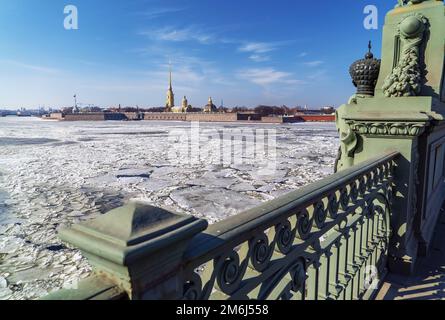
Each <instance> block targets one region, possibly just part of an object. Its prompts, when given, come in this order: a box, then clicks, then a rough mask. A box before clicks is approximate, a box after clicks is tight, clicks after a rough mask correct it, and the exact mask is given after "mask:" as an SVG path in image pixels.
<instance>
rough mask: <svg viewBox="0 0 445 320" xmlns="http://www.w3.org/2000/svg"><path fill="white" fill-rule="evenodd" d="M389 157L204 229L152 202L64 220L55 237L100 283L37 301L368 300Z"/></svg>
mask: <svg viewBox="0 0 445 320" xmlns="http://www.w3.org/2000/svg"><path fill="white" fill-rule="evenodd" d="M396 157H398V153H389V154H385V155H383V156H381V157H377V158H375V159H370V160H369V161H366V162H364V163H362V164H360V165H357V166H355V167H352V168H349V169H347V170H344V171H342V172H339V173H336V174H334V175H332V176H330V177H328V178H326V179H323V180H321V181H319V182H316V183H314V184H311V185H309V186H307V187H305V188H302V189H300V190H297V191H295V192H292V193H290V194H288V195H286V196H284V197H281V198H279V199H276V200H273V201H270V202H268V203H266V204H264V205H262V206H260V207H258V208H254V209H252V210H249V211H246V212H244V213H241V214H239V215H237V216H234V217H232V218H229V219H226V220H224V221H222V222H219V223H217V224H214V225H212V226H210V227H208V228H207V229H206V227H207V225H206V224H205V222H204V221H202V220H200V221H191V220H190V219H193V218H190V217H189V218H185V217H183V216H178V215H176V214H173V213H170V212H168V211H162V210H161V209H157V208H153V207H150V208H149V209H148V213H146V212H143V213H142V214H141V212H142V211H143V210H142V209H141V208H139V209H134V208H133V209H131V210H132V211H131V210H130V211H131V213H130V214H128V215H127V216H128V217H131V219H132V220H131V221H126V219H127V217H126V213H125V214H124V212H126V211H125V210H124V209H122V210H123V211H116V212H115V213H114V214H112V213H110V214H109V216H108V217H106V216H107V215H105V217H103V219H104V220H103V221H102V222H101V221H94V222H93V223H91V224H90V226H86V225H84V226H80V227H76V226H74V228H73V229H72V230H71V231H70V230H68V231H66V232H62V238H64V239H65V240H68V241H69V242H71V243H73V244H75V245H77V246H78V247H80V248H81V249H82V251H83V252H84V253H85V254H86V256H87V257H88V258H89V259H90V262H92V264H93V266H95V269H96V275H95V278H94V279H96V280H95V281H96V283H97V281H98V280H97V279H98V278H99V279H101V278H102V279H104V281H103V283H102V285H100V286H95V287H97V288H99V289H100V290H99V289H94V290H93V289H91V285H90V287H89V288H87V287H85V286H82V288H81V289H79V290H81V293H79V294H74V293H73V291H72V290H68V291H64V292H60V293H56V294H55V295H52V296H49V297H47V298H50V299H66V298H67V297H78V298H82V297H85V298H88V297H92V298H94V299H100V298H102V297H104V298H107V297H112V298H122V297H123V296H122V292H126V296H128V297H130V298H132V299H189V300H190V299H197V300H206V299H218V300H221V299H255V300H266V299H296V300H325V299H368V298H370V297H371V296H372V294H373V293H374V292H375V289H377V288H378V285H379V279H382V277H383V275H384V274H385V272H386V265H387V250H388V243H389V238H390V235H391V228H390V213H391V212H390V210H391V209H390V208H391V205H390V204H391V199H392V195H393V191H394V185H393V170H394V168H395V166H396V162H395V159H396ZM118 210H121V209H118ZM141 210H142V211H141ZM113 215H114V216H113ZM147 215H148V216H150V217H149V218H150V219H151V222H150V223H148V222H147V221H148V220H144V219H145V217H146V216H147ZM164 216H165V219H164V218H163V217H164ZM175 217H176V218H175ZM178 217H180V219H177V218H178ZM106 219H108V220H106ZM119 219H120V220H119ZM127 220H128V219H127ZM150 224H151V225H150ZM91 226H93V227H94V228H95V229H94V231H88V230H92V229H91ZM128 226H130V229H131V228H133V229H134V230H135V232H134V233H132V232H131V230H130V232H129V233H128V234H129V235H130V236H129V239H130V238H131V240H128V241H126V242H125V243H126V246H125V247H123V248H122V249H119V246H120V245H121V243H120V240H119V241H117V240H116V237H114V236H113V232H114V231H113V230H118V231H119V232H118V233H119V235H120V234H123V233H127V231H125V232H123V231H122V230H121V229H120V228H122V229H126V228H127V227H128ZM141 226H142V227H141ZM141 228H142V229H141ZM144 228H145V229H144ZM147 228H148V229H147ZM187 228H188V229H187ZM204 229H206V230H204ZM203 230H204V231H203ZM98 231H100V232H98ZM121 231H122V232H121ZM201 231H202V232H201ZM100 233H103V234H105V235H101V234H100ZM132 234H133V235H132ZM98 239H99V240H98ZM106 242H109V244H110V245H109V246H108V245H107V244H106ZM104 243H105V244H104ZM178 247H179V248H180V249H178ZM138 259H139V260H138ZM98 261H100V262H99V263H98ZM104 261H105V262H104ZM113 263H114V264H113ZM121 269H122V270H124V271H121ZM125 270H126V271H125ZM86 283H88V281H87V282H86ZM112 284H115V287H113V285H112ZM119 289H120V290H119ZM93 291H94V292H93ZM90 292H93V293H94V294H90ZM102 292H105V295H104V294H102ZM124 298H125V297H124Z"/></svg>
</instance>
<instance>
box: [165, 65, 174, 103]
mask: <svg viewBox="0 0 445 320" xmlns="http://www.w3.org/2000/svg"><path fill="white" fill-rule="evenodd" d="M169 70H170V81H169V87H168V91H167V102H166V104H165V112H172V109H173V107H174V106H175V94H174V93H173V86H172V65H171V63H170V67H169Z"/></svg>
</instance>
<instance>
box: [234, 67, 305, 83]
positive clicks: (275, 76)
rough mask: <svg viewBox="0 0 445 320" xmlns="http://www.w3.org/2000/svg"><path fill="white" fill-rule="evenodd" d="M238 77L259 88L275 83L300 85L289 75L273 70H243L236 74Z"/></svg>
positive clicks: (298, 81)
mask: <svg viewBox="0 0 445 320" xmlns="http://www.w3.org/2000/svg"><path fill="white" fill-rule="evenodd" d="M238 77H239V78H241V79H244V80H248V81H250V82H252V83H255V84H257V85H261V86H267V85H271V84H276V83H282V84H298V83H302V81H300V80H296V79H293V78H292V74H291V73H288V72H283V71H278V70H275V69H274V68H252V69H244V70H240V71H239V72H238Z"/></svg>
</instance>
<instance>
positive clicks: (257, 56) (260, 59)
mask: <svg viewBox="0 0 445 320" xmlns="http://www.w3.org/2000/svg"><path fill="white" fill-rule="evenodd" d="M249 59H250V60H252V61H255V62H264V61H269V60H270V57H269V56H265V55H261V54H253V55H251V56H250V57H249Z"/></svg>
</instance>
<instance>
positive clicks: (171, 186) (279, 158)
mask: <svg viewBox="0 0 445 320" xmlns="http://www.w3.org/2000/svg"><path fill="white" fill-rule="evenodd" d="M190 126H191V125H190V124H189V123H176V122H171V123H167V122H97V123H93V122H71V123H68V122H66V123H64V122H53V121H44V120H40V119H36V118H15V117H11V118H10V117H8V118H0V299H35V298H39V297H41V296H44V295H46V294H47V293H48V292H49V291H52V290H55V289H59V288H61V287H62V286H64V285H67V284H69V283H71V281H73V280H74V279H77V278H83V277H86V276H88V275H89V272H90V270H89V267H88V264H87V263H86V261H85V260H84V259H83V258H82V256H81V255H80V253H79V252H78V251H77V250H75V249H70V248H67V247H65V246H64V245H63V244H62V243H61V241H60V240H59V239H58V238H57V230H58V228H60V227H62V226H69V225H71V224H72V223H76V222H79V221H83V220H87V219H90V218H92V217H94V216H96V215H99V214H102V213H105V212H107V211H109V210H110V209H113V208H115V207H118V206H121V205H122V204H124V203H126V202H127V201H129V200H130V199H141V200H144V201H147V202H150V203H152V204H154V205H157V206H164V207H169V208H172V209H173V210H175V211H177V212H182V213H188V214H193V215H195V216H197V217H201V218H205V219H207V220H208V221H209V222H210V223H215V222H217V221H219V220H221V219H224V218H225V217H228V216H231V215H235V214H238V213H240V212H242V211H244V210H246V209H249V208H251V207H253V206H256V205H258V204H260V203H261V202H264V201H268V200H271V199H274V198H276V197H278V196H280V195H283V194H285V193H287V192H289V191H291V190H295V189H297V188H299V187H301V186H304V185H306V184H308V183H310V182H313V181H316V180H319V179H321V178H323V177H325V176H326V175H329V174H331V173H332V171H333V165H334V161H335V157H336V153H337V150H338V133H337V131H336V129H335V126H334V124H331V123H329V124H320V123H319V124H310V123H306V124H292V125H285V126H278V125H263V124H258V125H242V124H216V123H209V124H201V125H200V127H201V129H202V130H216V131H221V132H229V133H230V132H232V131H236V132H240V130H241V131H242V130H244V129H246V130H247V131H255V132H256V131H257V130H258V131H270V132H274V134H273V135H274V136H276V157H275V160H274V161H275V162H276V165H274V167H275V171H274V173H273V175H269V176H267V175H259V174H258V169H259V168H258V164H257V163H255V162H253V163H252V162H247V163H239V162H237V161H234V162H233V163H221V164H220V163H218V162H217V161H214V160H215V157H213V158H212V161H209V158H204V159H201V160H198V161H187V160H186V159H182V158H177V159H175V160H176V161H171V159H172V156H171V154H172V151H175V150H176V149H181V148H183V147H184V144H185V143H186V142H184V141H185V140H186V139H184V140H183V139H182V138H180V139H176V140H175V139H171V135H172V132H178V130H180V131H179V132H181V131H182V132H185V133H187V132H189V131H191V128H190ZM201 143H203V144H208V145H209V146H210V147H211V148H210V149H212V148H213V149H217V148H214V147H215V146H217V145H216V143H217V140H208V141H206V142H201ZM192 150H193V149H192ZM235 153H236V151H235Z"/></svg>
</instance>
